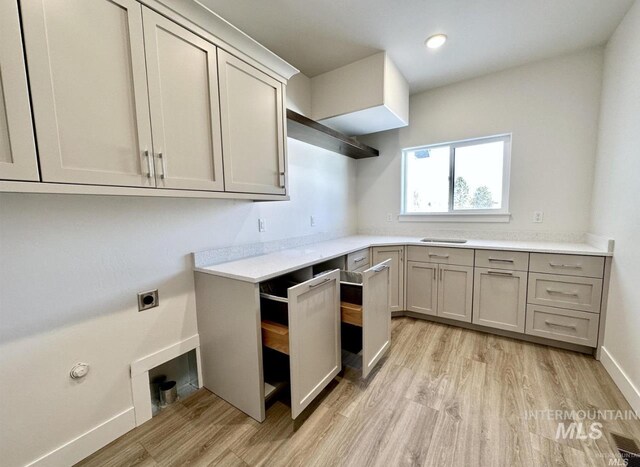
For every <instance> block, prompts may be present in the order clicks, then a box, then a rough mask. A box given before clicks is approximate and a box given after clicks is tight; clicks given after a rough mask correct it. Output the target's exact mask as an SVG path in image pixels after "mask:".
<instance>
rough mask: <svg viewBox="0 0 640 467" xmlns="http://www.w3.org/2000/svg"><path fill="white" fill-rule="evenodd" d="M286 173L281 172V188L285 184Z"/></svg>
mask: <svg viewBox="0 0 640 467" xmlns="http://www.w3.org/2000/svg"><path fill="white" fill-rule="evenodd" d="M285 176H286V175H285V173H284V172H280V174H279V177H278V178H279V179H280V188H284V186H285Z"/></svg>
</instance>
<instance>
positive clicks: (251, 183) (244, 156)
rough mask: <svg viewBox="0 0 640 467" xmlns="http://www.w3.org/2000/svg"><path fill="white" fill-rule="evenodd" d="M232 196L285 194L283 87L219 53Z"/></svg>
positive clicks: (228, 187) (227, 176)
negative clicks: (236, 193) (235, 193)
mask: <svg viewBox="0 0 640 467" xmlns="http://www.w3.org/2000/svg"><path fill="white" fill-rule="evenodd" d="M218 70H219V73H218V75H219V80H220V116H221V120H222V148H223V158H224V180H225V189H226V191H233V192H241V193H264V194H281V195H284V194H285V184H286V180H285V179H286V168H285V162H286V161H285V151H286V138H285V125H284V123H285V122H284V118H285V112H284V100H283V90H282V83H280V82H279V81H277V80H275V79H274V78H272V77H270V76H268V75H267V74H265V73H263V72H262V71H260V70H258V69H256V68H254V67H252V66H251V65H249V64H247V63H245V62H243V61H242V60H240V59H238V58H236V57H234V56H232V55H229V54H228V53H226V52H225V51H223V50H220V49H218Z"/></svg>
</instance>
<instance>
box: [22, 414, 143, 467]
mask: <svg viewBox="0 0 640 467" xmlns="http://www.w3.org/2000/svg"><path fill="white" fill-rule="evenodd" d="M135 427H136V418H135V415H134V410H133V407H129V408H128V409H127V410H125V411H124V412H121V413H119V414H118V415H116V416H114V417H112V418H110V419H109V420H107V421H105V422H103V423H101V424H100V425H98V426H96V427H94V428H92V429H91V430H89V431H87V432H86V433H83V434H81V435H80V436H78V437H77V438H75V439H72V440H71V441H69V442H68V443H65V444H63V445H62V446H60V447H58V448H56V449H54V450H53V451H51V452H50V453H48V454H45V455H44V456H42V457H40V458H38V459H36V460H34V461H33V462H31V463H29V464H27V467H29V466H34V467H62V466H68V465H73V464H75V463H77V462H80V461H81V460H82V459H84V458H85V457H87V456H89V455H90V454H93V453H94V452H96V451H97V450H98V449H100V448H102V447H104V446H106V445H107V444H109V443H110V442H111V441H113V440H115V439H117V438H119V437H120V436H122V435H123V434H125V433H126V432H127V431H129V430H132V429H134V428H135Z"/></svg>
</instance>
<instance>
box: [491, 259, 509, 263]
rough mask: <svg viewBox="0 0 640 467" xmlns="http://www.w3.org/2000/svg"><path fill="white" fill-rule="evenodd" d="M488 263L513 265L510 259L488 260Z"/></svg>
mask: <svg viewBox="0 0 640 467" xmlns="http://www.w3.org/2000/svg"><path fill="white" fill-rule="evenodd" d="M489 261H492V262H494V263H515V261H514V260H512V259H502V258H489Z"/></svg>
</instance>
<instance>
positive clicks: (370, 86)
mask: <svg viewBox="0 0 640 467" xmlns="http://www.w3.org/2000/svg"><path fill="white" fill-rule="evenodd" d="M311 118H313V119H314V120H317V121H320V122H321V123H322V124H324V125H326V126H328V127H331V128H333V129H335V130H337V131H340V132H342V133H345V134H347V135H350V136H356V135H364V134H368V133H375V132H378V131H383V130H391V129H393V128H399V127H403V126H407V125H408V124H409V85H408V83H407V80H406V79H405V78H404V76H402V74H401V73H400V71H399V70H398V68H397V67H396V66H395V64H394V63H393V62H392V61H391V59H390V58H389V56H388V55H387V54H386V52H380V53H377V54H375V55H372V56H370V57H367V58H364V59H362V60H358V61H357V62H353V63H350V64H349V65H345V66H343V67H340V68H337V69H335V70H332V71H328V72H326V73H323V74H321V75H318V76H314V77H313V78H311Z"/></svg>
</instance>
